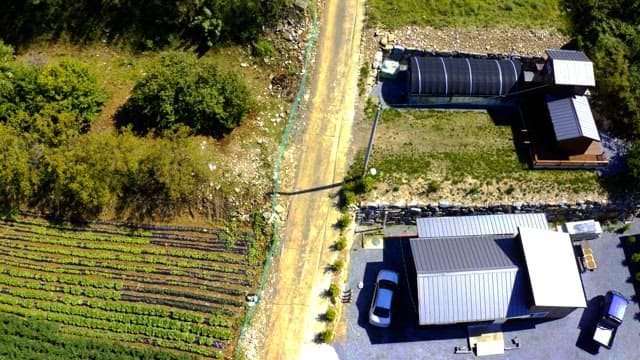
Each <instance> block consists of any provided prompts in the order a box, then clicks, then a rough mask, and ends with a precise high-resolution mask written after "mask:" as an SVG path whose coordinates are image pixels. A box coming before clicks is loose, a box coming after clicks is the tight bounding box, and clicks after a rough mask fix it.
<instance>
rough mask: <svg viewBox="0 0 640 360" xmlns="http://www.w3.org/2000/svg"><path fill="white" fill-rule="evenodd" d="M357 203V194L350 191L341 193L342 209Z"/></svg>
mask: <svg viewBox="0 0 640 360" xmlns="http://www.w3.org/2000/svg"><path fill="white" fill-rule="evenodd" d="M355 202H356V194H355V193H354V192H353V191H350V190H342V191H340V203H341V204H340V205H341V208H343V209H344V208H346V207H348V206H349V205H352V204H354V203H355Z"/></svg>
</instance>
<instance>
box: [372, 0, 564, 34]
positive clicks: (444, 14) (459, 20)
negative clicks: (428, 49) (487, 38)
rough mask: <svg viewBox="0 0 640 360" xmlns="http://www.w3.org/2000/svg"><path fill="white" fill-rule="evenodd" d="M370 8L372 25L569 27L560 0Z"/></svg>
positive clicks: (380, 3)
mask: <svg viewBox="0 0 640 360" xmlns="http://www.w3.org/2000/svg"><path fill="white" fill-rule="evenodd" d="M367 11H368V12H367V13H368V22H369V25H371V26H375V25H376V24H381V25H383V26H385V27H387V28H389V29H397V28H399V27H402V26H407V25H417V26H431V27H435V28H443V27H463V28H474V27H496V26H500V25H504V26H510V27H514V28H524V29H533V28H554V29H558V30H564V29H565V28H566V20H565V18H564V16H563V14H562V12H561V10H560V6H559V2H558V0H403V1H387V0H370V1H368V9H367Z"/></svg>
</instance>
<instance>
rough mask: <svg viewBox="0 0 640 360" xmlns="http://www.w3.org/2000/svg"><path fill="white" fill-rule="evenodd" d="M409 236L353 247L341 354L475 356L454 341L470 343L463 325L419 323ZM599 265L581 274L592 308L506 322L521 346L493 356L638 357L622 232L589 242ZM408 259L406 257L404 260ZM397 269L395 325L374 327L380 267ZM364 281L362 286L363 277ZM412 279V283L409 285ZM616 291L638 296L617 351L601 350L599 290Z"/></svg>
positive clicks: (639, 320) (638, 225) (639, 228)
mask: <svg viewBox="0 0 640 360" xmlns="http://www.w3.org/2000/svg"><path fill="white" fill-rule="evenodd" d="M638 233H640V221H639V220H635V221H634V222H633V223H632V226H631V230H630V231H628V232H627V234H638ZM405 243H406V241H403V240H400V239H389V240H385V248H384V250H370V249H362V248H360V247H359V246H358V245H355V247H354V248H353V249H352V253H351V264H350V269H349V277H348V283H347V285H348V286H349V287H351V288H352V289H353V291H354V299H353V302H352V303H351V304H345V305H346V306H345V307H344V310H343V313H342V314H343V315H342V319H341V321H342V322H343V324H344V328H346V334H345V336H344V337H342V338H339V339H337V341H336V342H335V343H334V346H335V348H336V350H337V352H338V354H339V356H340V359H349V360H351V359H403V360H404V359H465V358H468V359H471V358H474V355H472V354H467V355H461V354H458V355H455V354H454V353H453V351H454V347H455V346H466V345H467V330H466V327H465V326H460V325H455V326H438V327H419V326H417V313H416V311H415V306H414V305H413V301H414V300H412V297H411V296H409V293H410V291H411V290H410V289H409V286H415V285H413V284H414V282H415V279H414V280H413V281H409V280H408V276H407V274H410V273H411V272H412V271H415V270H412V269H411V267H412V263H413V261H412V259H411V258H410V256H409V252H408V249H407V246H405V245H403V244H405ZM590 245H591V248H592V249H593V252H594V255H595V259H596V262H597V264H598V268H597V269H596V270H595V271H592V272H585V273H584V274H583V275H582V279H583V285H584V288H585V293H586V296H587V301H588V304H589V307H588V308H587V309H584V310H582V309H579V310H576V311H574V312H573V313H571V314H570V315H569V316H567V317H565V318H562V319H557V320H546V321H542V320H540V321H533V320H520V321H511V322H507V323H506V324H504V325H503V332H504V338H505V342H506V343H508V342H509V341H510V339H513V338H515V337H517V338H518V339H519V341H520V344H521V347H520V349H516V350H512V351H507V352H506V353H505V354H504V355H499V356H489V357H486V358H487V359H532V360H533V359H591V358H594V357H596V358H602V359H635V358H638V356H639V350H638V347H637V344H638V342H639V341H640V312H639V309H638V298H637V297H636V296H635V295H634V289H633V285H632V284H631V282H630V274H629V270H628V268H627V267H626V266H624V264H623V262H624V253H623V250H622V248H621V246H620V241H619V235H618V234H613V233H605V234H603V235H602V236H601V237H600V238H599V239H597V240H593V241H591V244H590ZM403 258H404V260H406V262H403ZM383 267H384V268H391V269H396V270H398V271H399V272H400V274H401V284H400V289H399V291H398V293H397V294H396V296H397V297H396V302H395V303H394V309H393V311H394V312H393V316H394V318H393V323H392V326H391V328H389V329H378V328H375V327H372V326H370V325H368V322H367V316H368V310H369V306H370V302H371V296H372V293H373V286H374V283H375V277H376V275H377V273H378V270H380V269H381V268H383ZM360 281H363V283H364V287H363V288H362V289H361V290H359V289H358V287H357V285H358V282H360ZM410 284H411V285H410ZM610 289H617V290H618V291H620V292H622V293H623V294H624V295H625V296H627V297H628V298H631V299H632V302H631V305H630V307H629V308H628V310H627V312H626V314H625V319H624V323H623V325H622V326H621V327H620V328H619V330H618V333H617V336H616V339H615V343H614V346H613V348H612V349H611V350H607V349H606V348H600V347H599V346H597V344H595V343H594V342H593V341H592V340H591V336H592V334H593V325H594V322H595V319H596V315H597V311H598V310H597V307H598V306H597V303H598V300H599V296H602V295H603V294H604V293H606V291H607V290H610ZM507 345H508V344H507Z"/></svg>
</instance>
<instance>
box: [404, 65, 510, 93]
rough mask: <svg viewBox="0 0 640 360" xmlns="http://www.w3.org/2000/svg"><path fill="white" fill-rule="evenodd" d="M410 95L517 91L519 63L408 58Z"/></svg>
mask: <svg viewBox="0 0 640 360" xmlns="http://www.w3.org/2000/svg"><path fill="white" fill-rule="evenodd" d="M409 69H410V71H409V94H410V95H411V96H414V97H415V96H445V97H447V96H505V95H509V94H511V93H513V92H515V91H516V90H517V87H518V83H519V81H520V79H521V74H522V71H521V70H522V66H521V64H520V62H518V61H514V60H496V59H474V58H454V57H419V56H415V57H412V58H410V59H409Z"/></svg>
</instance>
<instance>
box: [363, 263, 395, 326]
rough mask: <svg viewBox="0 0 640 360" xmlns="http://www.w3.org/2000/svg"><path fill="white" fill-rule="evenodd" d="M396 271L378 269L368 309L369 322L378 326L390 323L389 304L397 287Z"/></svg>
mask: <svg viewBox="0 0 640 360" xmlns="http://www.w3.org/2000/svg"><path fill="white" fill-rule="evenodd" d="M398 278H399V277H398V273H397V272H395V271H393V270H385V269H383V270H380V272H379V273H378V278H377V279H376V288H375V291H374V292H373V300H372V301H371V309H369V323H370V324H371V325H374V326H378V327H389V325H391V304H392V303H393V294H394V293H395V291H396V289H397V288H398Z"/></svg>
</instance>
